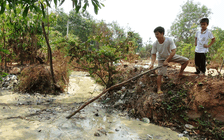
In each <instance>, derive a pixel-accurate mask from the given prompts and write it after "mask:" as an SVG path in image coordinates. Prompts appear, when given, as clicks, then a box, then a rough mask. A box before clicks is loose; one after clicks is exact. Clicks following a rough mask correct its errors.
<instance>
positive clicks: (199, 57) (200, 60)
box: [194, 52, 206, 74]
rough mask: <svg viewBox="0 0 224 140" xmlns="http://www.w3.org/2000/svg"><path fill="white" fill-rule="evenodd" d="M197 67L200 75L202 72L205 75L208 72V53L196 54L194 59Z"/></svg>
mask: <svg viewBox="0 0 224 140" xmlns="http://www.w3.org/2000/svg"><path fill="white" fill-rule="evenodd" d="M194 61H195V65H196V73H197V74H199V73H200V71H201V72H202V73H204V74H205V71H206V53H196V52H195V57H194Z"/></svg>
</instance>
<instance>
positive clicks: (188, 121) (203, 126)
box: [103, 63, 224, 139]
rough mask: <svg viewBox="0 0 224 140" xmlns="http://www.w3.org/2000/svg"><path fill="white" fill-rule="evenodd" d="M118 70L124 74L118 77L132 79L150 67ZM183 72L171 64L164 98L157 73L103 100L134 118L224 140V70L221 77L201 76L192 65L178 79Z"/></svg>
mask: <svg viewBox="0 0 224 140" xmlns="http://www.w3.org/2000/svg"><path fill="white" fill-rule="evenodd" d="M142 65H144V64H139V66H142ZM145 65H146V66H147V65H148V63H146V64H145ZM118 69H119V70H120V71H122V72H121V73H120V74H119V75H118V76H117V77H123V79H129V78H131V77H133V76H135V75H137V74H140V73H142V72H143V71H145V70H147V67H136V64H126V66H125V67H124V66H122V65H121V66H120V67H118ZM179 69H180V66H178V65H169V67H168V74H167V77H164V78H163V83H162V90H163V92H164V93H163V94H162V95H158V94H157V93H156V89H157V85H156V81H157V75H156V73H149V74H147V75H144V76H142V77H141V78H139V79H137V80H133V81H132V82H131V83H130V84H127V85H125V86H123V87H120V88H119V89H116V90H114V91H111V92H110V93H108V94H107V95H106V96H104V98H103V100H105V101H106V100H107V104H110V105H111V106H113V107H114V108H116V109H120V110H125V111H127V112H128V113H129V115H130V116H133V117H135V118H139V119H142V118H144V117H147V118H149V119H150V120H151V122H152V123H155V124H157V125H160V126H166V127H169V128H171V129H172V130H175V131H179V132H181V133H183V132H187V134H189V135H190V136H192V137H198V136H199V135H200V136H199V137H201V138H202V139H205V138H208V139H224V123H223V122H224V101H223V97H224V86H223V85H224V75H223V73H224V71H223V70H222V73H220V74H218V73H217V71H216V70H215V69H210V70H208V71H207V72H206V76H200V75H196V74H194V73H193V72H194V71H195V68H194V67H191V66H188V67H187V68H186V70H185V73H184V77H182V78H181V79H179V80H177V75H178V72H179ZM189 125H190V126H192V127H191V128H189V127H188V126H189Z"/></svg>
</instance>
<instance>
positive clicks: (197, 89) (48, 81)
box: [0, 1, 224, 139]
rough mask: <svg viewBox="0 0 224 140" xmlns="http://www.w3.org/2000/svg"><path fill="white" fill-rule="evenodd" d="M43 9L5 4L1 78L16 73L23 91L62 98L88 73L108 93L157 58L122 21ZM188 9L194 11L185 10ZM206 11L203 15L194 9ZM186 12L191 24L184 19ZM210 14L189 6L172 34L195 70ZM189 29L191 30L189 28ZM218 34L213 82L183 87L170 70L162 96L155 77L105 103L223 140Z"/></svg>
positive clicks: (196, 79) (219, 35) (192, 78)
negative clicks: (198, 34)
mask: <svg viewBox="0 0 224 140" xmlns="http://www.w3.org/2000/svg"><path fill="white" fill-rule="evenodd" d="M35 4H36V5H38V4H40V3H38V2H37V3H35ZM42 6H43V7H42V8H43V9H42V10H43V11H44V12H45V13H47V14H46V15H43V14H42V13H41V9H39V10H37V11H39V12H37V11H35V10H31V9H29V8H26V6H25V7H24V5H22V4H21V5H17V6H16V7H15V8H16V9H14V10H16V11H17V14H15V12H12V11H11V9H12V8H11V9H10V5H7V4H6V10H5V11H4V12H2V14H1V15H0V18H1V20H2V21H3V22H1V23H0V27H1V29H2V30H1V32H0V39H1V44H0V64H1V65H0V75H1V76H0V80H1V79H2V77H6V75H7V74H17V75H18V76H19V84H18V86H17V87H16V88H15V90H16V91H19V92H21V93H30V94H31V93H35V92H39V93H41V94H60V93H62V92H65V91H66V87H67V85H68V83H69V73H70V72H71V71H74V70H82V71H87V72H89V73H90V75H91V76H92V77H93V78H94V79H95V80H96V82H97V83H99V84H101V85H104V86H105V88H106V89H107V88H110V87H111V86H113V85H115V84H118V83H121V82H123V81H125V80H128V79H130V78H132V77H134V76H136V75H138V74H141V73H142V72H144V71H146V70H147V69H144V68H141V67H137V65H138V66H139V65H147V64H146V63H145V61H144V60H147V59H150V52H151V48H152V43H151V41H150V40H149V41H148V42H149V43H148V44H143V43H142V38H141V37H140V35H139V34H138V33H136V32H134V31H133V30H131V29H128V31H125V29H124V28H123V27H120V26H119V24H118V23H117V22H112V23H105V22H104V21H97V20H95V19H93V18H92V16H91V15H90V14H89V13H88V12H80V13H77V11H76V10H77V9H75V10H73V11H70V13H69V14H66V13H64V12H63V9H56V10H55V11H51V12H49V11H48V10H47V6H48V3H45V2H42ZM195 7H196V8H195ZM33 8H34V9H35V7H33ZM189 8H190V9H192V10H186V9H189ZM200 8H201V11H203V12H202V13H204V15H200V13H201V12H197V11H194V10H195V9H199V11H200ZM95 10H97V9H95ZM189 11H192V12H195V13H199V14H194V16H193V15H192V14H189V13H187V12H189ZM23 13H25V14H23ZM26 14H27V15H26ZM186 14H187V15H188V16H189V19H192V20H189V19H188V20H189V21H192V23H187V22H186V19H185V18H183V15H186ZM210 14H211V11H210V10H209V9H208V8H207V7H204V6H201V5H200V4H195V3H193V1H187V2H186V3H185V4H184V5H183V6H182V12H180V15H179V16H178V17H177V19H176V20H175V22H174V23H173V26H172V27H171V31H172V32H170V33H169V34H170V35H171V36H174V37H175V43H176V45H177V53H178V54H181V55H183V56H186V57H188V58H189V59H191V63H190V66H194V62H193V61H192V59H193V58H194V46H193V44H194V39H193V38H192V37H194V34H195V31H196V29H197V27H198V25H197V24H198V20H199V19H200V17H201V16H209V15H210ZM191 15H192V16H191ZM44 16H45V17H44ZM193 19H194V20H193ZM68 21H69V23H70V24H68ZM43 23H44V25H47V26H43ZM185 24H187V26H189V28H185V27H186V25H185ZM67 29H68V30H67ZM189 29H191V30H190V31H189ZM45 30H46V31H45ZM67 31H68V32H67ZM178 31H184V33H183V34H181V33H178ZM212 32H213V34H214V36H215V37H216V40H217V41H216V42H215V44H213V46H212V48H211V51H210V52H209V54H208V58H209V59H208V67H207V68H208V69H210V68H214V69H215V71H216V72H217V73H218V75H216V76H212V71H211V74H209V75H208V76H206V77H200V76H198V75H194V74H192V73H186V76H185V77H183V78H182V79H180V81H179V82H178V84H177V83H176V82H175V80H176V79H175V77H176V75H177V73H178V70H179V69H178V65H175V64H170V65H169V68H168V75H167V76H168V77H166V78H164V82H163V84H162V90H163V91H164V94H163V95H158V94H156V77H157V75H156V72H151V73H147V74H145V75H143V76H142V77H140V78H138V79H135V80H132V81H130V82H129V83H127V84H125V85H123V86H122V87H118V88H115V89H113V90H111V91H108V92H107V93H106V94H105V95H104V96H102V97H101V98H100V102H102V103H103V104H106V105H109V106H110V107H114V109H119V110H121V111H127V112H128V114H129V115H130V116H132V117H135V118H139V119H142V118H144V117H147V118H149V119H150V122H152V123H155V124H157V125H160V126H166V127H170V128H171V129H172V130H175V131H179V132H181V133H182V132H183V131H187V135H190V136H195V135H196V136H197V135H200V136H202V137H206V138H209V139H223V138H224V124H223V122H224V120H223V118H222V115H224V108H223V104H224V102H223V97H224V87H223V85H224V76H223V74H221V73H220V69H222V62H223V58H224V53H223V52H224V51H222V50H223V49H224V39H223V37H224V31H223V30H222V29H220V28H218V27H214V28H213V29H212ZM178 35H180V36H178ZM185 35H187V36H185ZM50 50H51V51H50ZM50 58H52V64H51V59H50ZM51 65H52V67H51ZM52 73H53V75H52ZM52 77H53V78H52ZM189 126H193V127H189Z"/></svg>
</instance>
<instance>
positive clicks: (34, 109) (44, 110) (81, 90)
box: [0, 71, 188, 140]
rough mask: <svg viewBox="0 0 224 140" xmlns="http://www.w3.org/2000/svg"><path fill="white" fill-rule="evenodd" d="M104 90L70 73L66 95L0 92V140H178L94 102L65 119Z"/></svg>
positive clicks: (79, 74)
mask: <svg viewBox="0 0 224 140" xmlns="http://www.w3.org/2000/svg"><path fill="white" fill-rule="evenodd" d="M102 90H103V87H102V86H100V85H98V84H96V83H95V81H94V79H92V78H91V77H89V76H88V73H85V72H78V71H76V72H72V73H71V76H70V80H69V86H68V88H67V91H66V93H63V94H60V95H58V96H52V95H46V96H45V95H41V94H38V93H36V94H33V95H30V94H19V93H16V92H13V91H9V90H1V89H0V140H95V139H97V140H151V139H154V140H157V139H158V140H181V139H188V138H184V137H179V133H177V132H175V131H172V130H171V129H169V128H164V127H160V126H156V125H154V124H151V123H144V122H142V121H139V120H136V119H133V118H129V117H128V116H127V115H126V114H125V113H124V112H123V113H121V112H119V111H116V110H113V109H111V110H110V109H105V108H104V107H103V106H102V105H100V104H99V103H97V102H94V103H92V104H90V105H88V106H87V107H86V108H84V109H83V110H82V111H81V112H80V113H78V114H76V115H75V116H73V117H72V118H71V119H66V116H68V115H70V114H71V113H72V112H73V111H75V110H76V109H77V108H78V107H79V106H80V105H82V104H83V102H85V101H87V100H89V99H90V98H92V97H94V96H96V95H98V94H99V93H100V92H101V91H102Z"/></svg>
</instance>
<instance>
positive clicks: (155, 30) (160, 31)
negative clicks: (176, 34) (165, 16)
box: [154, 26, 165, 34]
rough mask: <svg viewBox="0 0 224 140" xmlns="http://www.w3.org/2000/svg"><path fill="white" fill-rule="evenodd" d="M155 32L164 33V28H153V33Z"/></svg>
mask: <svg viewBox="0 0 224 140" xmlns="http://www.w3.org/2000/svg"><path fill="white" fill-rule="evenodd" d="M156 32H159V33H163V34H165V29H164V28H163V27H161V26H159V27H156V28H155V29H154V33H156Z"/></svg>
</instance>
